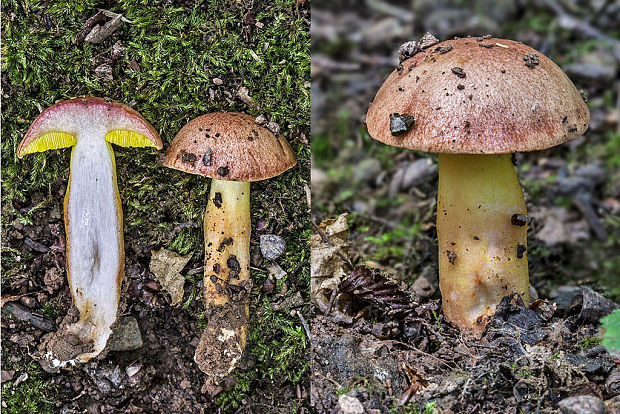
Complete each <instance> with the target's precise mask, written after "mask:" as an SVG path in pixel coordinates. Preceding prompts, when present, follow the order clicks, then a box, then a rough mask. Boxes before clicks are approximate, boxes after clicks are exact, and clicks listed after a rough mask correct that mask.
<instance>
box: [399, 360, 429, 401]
mask: <svg viewBox="0 0 620 414" xmlns="http://www.w3.org/2000/svg"><path fill="white" fill-rule="evenodd" d="M403 371H404V372H405V375H407V379H408V380H409V383H410V384H411V385H409V388H407V389H406V390H405V391H404V392H403V393H402V395H401V396H400V398H399V399H398V405H405V404H407V403H408V402H409V400H410V399H411V397H413V395H414V394H415V393H417V392H418V391H420V390H421V389H422V388H426V387H428V385H429V382H428V380H426V379H425V378H424V377H422V375H421V374H420V373H419V372H418V371H417V370H416V369H415V368H413V367H412V366H411V365H409V364H407V363H406V362H404V363H403Z"/></svg>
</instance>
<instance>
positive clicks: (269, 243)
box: [260, 234, 286, 260]
mask: <svg viewBox="0 0 620 414" xmlns="http://www.w3.org/2000/svg"><path fill="white" fill-rule="evenodd" d="M285 249H286V241H285V240H284V238H283V237H282V236H278V235H277V234H262V235H261V236H260V251H261V253H262V254H263V257H264V258H265V259H268V260H275V259H277V258H278V257H280V256H281V255H282V253H284V250H285Z"/></svg>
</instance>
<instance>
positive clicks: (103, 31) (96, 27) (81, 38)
mask: <svg viewBox="0 0 620 414" xmlns="http://www.w3.org/2000/svg"><path fill="white" fill-rule="evenodd" d="M108 19H110V20H108ZM106 20H107V21H106ZM123 22H125V23H131V20H129V19H126V18H125V17H123V15H122V14H118V13H114V12H111V11H109V10H103V9H100V10H99V11H98V12H97V14H95V15H94V16H92V17H90V18H89V19H88V20H86V21H85V22H84V25H83V26H82V28H81V29H80V31H79V32H78V34H77V35H76V36H75V40H74V43H77V44H80V43H82V42H85V41H86V42H89V43H101V42H103V41H104V40H105V39H107V38H108V37H110V36H111V35H112V33H114V32H115V31H116V30H118V29H119V28H120V27H121V26H122V24H123ZM102 24H103V26H102Z"/></svg>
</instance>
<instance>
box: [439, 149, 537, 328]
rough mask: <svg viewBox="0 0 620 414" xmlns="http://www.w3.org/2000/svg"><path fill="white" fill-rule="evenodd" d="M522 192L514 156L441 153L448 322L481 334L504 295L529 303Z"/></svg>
mask: <svg viewBox="0 0 620 414" xmlns="http://www.w3.org/2000/svg"><path fill="white" fill-rule="evenodd" d="M526 212H527V210H526V207H525V200H524V198H523V191H522V190H521V186H520V184H519V180H518V179H517V175H516V172H515V169H514V166H513V165H512V161H511V155H510V154H501V155H469V154H439V192H438V203H437V238H438V242H439V284H440V288H441V296H442V299H443V311H444V314H445V316H446V318H447V320H448V321H450V322H452V323H453V324H455V325H456V326H458V327H459V328H461V329H464V330H467V331H472V332H474V333H477V334H480V333H481V332H482V331H483V330H484V327H485V325H486V322H487V319H488V317H490V316H492V315H493V313H494V312H495V307H496V305H497V304H498V303H499V302H500V300H501V299H502V297H504V296H506V295H509V294H511V293H518V294H520V295H521V297H522V298H523V301H524V302H525V303H526V304H527V303H529V278H528V267H527V254H526V252H525V249H526V245H527V238H526V236H527V224H526V223H519V224H521V225H518V224H512V217H513V215H515V214H526Z"/></svg>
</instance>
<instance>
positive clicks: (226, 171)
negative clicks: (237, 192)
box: [217, 167, 228, 177]
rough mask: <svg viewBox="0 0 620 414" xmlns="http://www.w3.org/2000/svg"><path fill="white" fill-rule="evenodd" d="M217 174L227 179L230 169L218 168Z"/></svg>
mask: <svg viewBox="0 0 620 414" xmlns="http://www.w3.org/2000/svg"><path fill="white" fill-rule="evenodd" d="M217 173H218V174H219V175H221V176H222V177H226V176H227V175H228V167H218V169H217Z"/></svg>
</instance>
